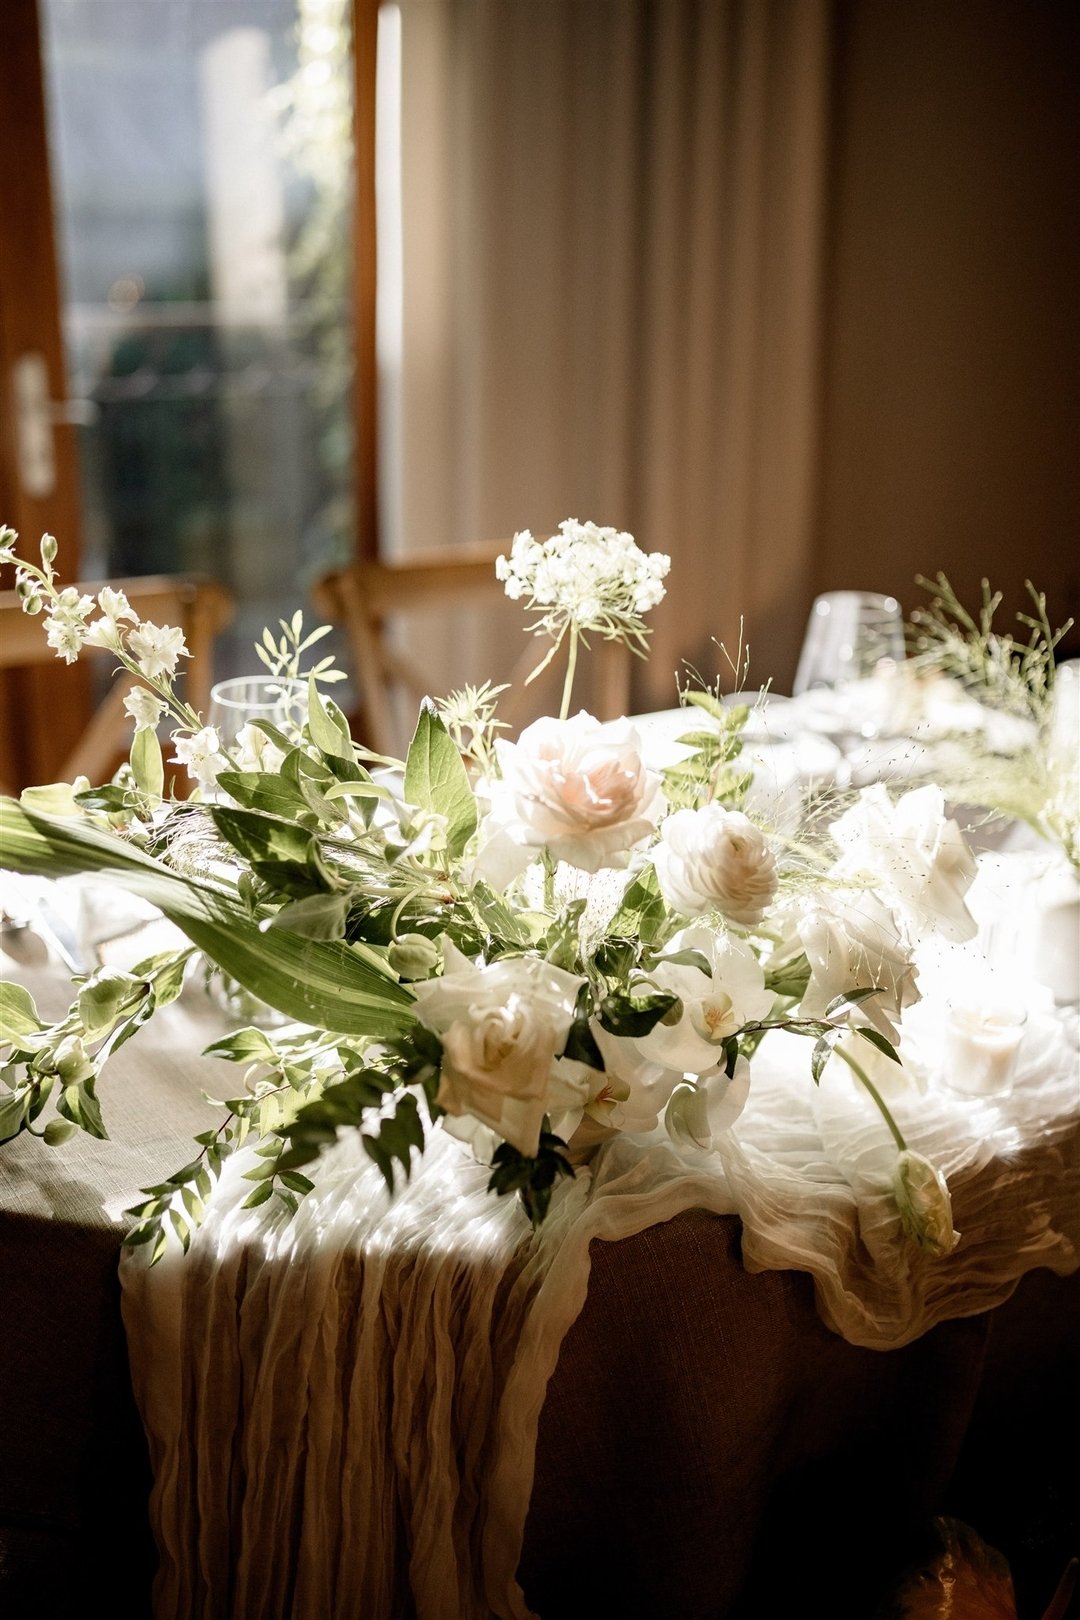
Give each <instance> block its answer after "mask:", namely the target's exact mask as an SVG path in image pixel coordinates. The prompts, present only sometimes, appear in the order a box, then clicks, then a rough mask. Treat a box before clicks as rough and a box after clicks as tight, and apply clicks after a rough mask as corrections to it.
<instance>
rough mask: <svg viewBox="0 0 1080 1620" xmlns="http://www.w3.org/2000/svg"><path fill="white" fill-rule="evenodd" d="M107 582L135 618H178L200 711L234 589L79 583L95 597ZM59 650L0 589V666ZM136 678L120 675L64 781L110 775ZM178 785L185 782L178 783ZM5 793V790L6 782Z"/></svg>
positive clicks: (102, 653)
mask: <svg viewBox="0 0 1080 1620" xmlns="http://www.w3.org/2000/svg"><path fill="white" fill-rule="evenodd" d="M106 585H108V586H110V587H111V588H112V589H113V590H122V591H123V592H124V593H125V595H126V596H127V599H128V601H129V602H130V603H131V606H132V608H133V609H134V611H135V612H136V613H137V614H138V616H139V618H140V619H150V620H152V621H153V623H155V624H170V625H176V626H178V627H179V628H180V629H182V630H183V632H184V639H185V641H186V642H187V646H188V651H189V652H190V654H191V657H190V658H189V659H187V660H186V661H185V667H184V681H185V687H184V690H185V696H186V698H187V701H188V702H189V703H190V704H191V705H192V707H193V708H195V709H197V710H199V712H200V713H202V714H205V713H206V711H207V709H208V708H209V705H210V688H211V686H212V685H213V680H214V640H215V637H217V636H218V635H219V634H220V632H221V631H222V630H224V628H225V627H226V625H227V624H229V622H230V621H231V619H232V617H233V612H234V602H233V597H232V594H231V592H230V591H229V590H227V589H226V587H225V586H224V585H221V584H219V583H218V582H217V581H216V580H200V579H190V578H172V577H167V576H156V575H155V576H147V577H145V578H133V579H113V580H100V581H98V582H97V583H86V584H84V583H82V582H80V584H79V590H80V591H82V592H83V593H84V594H86V595H88V596H96V595H97V593H98V592H99V591H100V590H102V589H103V588H104V587H105V586H106ZM86 652H87V654H88V655H93V656H97V657H104V658H108V657H111V656H112V655H111V654H110V653H109V652H108V650H107V649H105V648H97V647H88V648H87V649H86ZM55 657H56V654H55V652H54V651H53V649H52V648H51V647H50V646H49V645H48V643H47V641H46V640H45V635H44V632H43V630H42V626H41V621H40V620H39V619H33V618H28V617H27V616H26V614H24V613H23V611H22V606H21V603H20V601H19V598H18V595H17V594H16V592H15V591H0V669H24V668H27V667H29V666H32V665H35V664H48V663H51V662H52V660H53V659H54V658H55ZM133 684H135V683H134V681H133V679H132V677H130V676H128V675H126V674H124V675H119V676H117V678H116V680H115V681H114V682H113V683H112V685H111V686H110V688H109V692H108V696H107V697H106V698H105V699H104V701H103V702H102V703H101V704H100V706H99V707H98V709H97V710H96V711H95V713H94V714H93V715H92V716H91V719H90V722H89V724H88V726H87V727H86V730H85V731H84V732H83V734H82V736H81V737H80V738H79V741H78V742H77V744H76V745H75V747H74V749H73V750H72V751H71V753H70V754H69V755H68V757H67V759H66V760H65V761H64V764H63V767H62V769H61V772H60V779H61V780H62V781H68V782H70V781H73V780H74V778H75V777H76V776H88V777H89V778H90V780H91V782H93V783H95V785H96V784H99V783H101V782H103V781H105V780H107V779H108V777H109V776H111V775H112V773H113V771H114V770H115V769H116V767H117V765H118V764H119V763H120V761H121V760H122V759H123V758H124V757H125V756H126V754H127V752H128V749H129V747H130V745H131V733H132V721H131V718H130V716H129V715H128V714H127V713H126V712H125V710H124V698H125V696H126V695H127V693H128V692H129V691H130V690H131V687H132V686H133ZM176 790H177V792H181V791H182V784H181V783H179V782H178V783H177V785H176ZM3 791H4V792H9V791H10V790H9V789H7V788H3Z"/></svg>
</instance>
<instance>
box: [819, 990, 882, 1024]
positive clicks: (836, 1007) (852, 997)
mask: <svg viewBox="0 0 1080 1620" xmlns="http://www.w3.org/2000/svg"><path fill="white" fill-rule="evenodd" d="M880 994H881V986H880V985H879V984H871V985H869V986H868V987H867V988H866V989H864V990H845V991H844V993H843V995H840V996H833V998H832V1000H831V1001H830V1002H829V1005H828V1006H827V1007H826V1009H825V1017H826V1018H835V1017H836V1015H837V1013H839V1012H842V1011H843V1010H844V1008H845V1007H858V1006H859V1005H860V1004H861V1003H862V1002H864V1001H869V999H870V997H871V996H880Z"/></svg>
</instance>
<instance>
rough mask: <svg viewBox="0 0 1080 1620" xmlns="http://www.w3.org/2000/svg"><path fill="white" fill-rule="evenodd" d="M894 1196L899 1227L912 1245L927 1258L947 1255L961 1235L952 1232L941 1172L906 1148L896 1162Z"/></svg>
mask: <svg viewBox="0 0 1080 1620" xmlns="http://www.w3.org/2000/svg"><path fill="white" fill-rule="evenodd" d="M892 1186H893V1196H894V1198H895V1199H896V1207H897V1209H898V1211H899V1213H900V1224H901V1225H902V1226H903V1229H904V1231H905V1233H906V1234H907V1236H908V1237H909V1238H911V1240H912V1242H914V1243H917V1244H918V1245H919V1247H920V1248H921V1249H926V1250H927V1251H928V1252H929V1253H930V1254H948V1253H949V1252H950V1251H951V1250H952V1249H955V1247H956V1245H957V1242H958V1241H959V1238H960V1234H959V1232H955V1231H954V1230H953V1223H952V1199H951V1198H950V1196H949V1187H948V1183H947V1182H946V1180H945V1177H944V1176H943V1175H942V1173H941V1171H940V1170H939V1169H937V1167H936V1166H935V1165H932V1164H931V1163H930V1160H929V1159H924V1158H923V1156H922V1154H921V1153H912V1152H911V1151H910V1149H907V1148H905V1149H904V1151H903V1152H902V1153H901V1154H900V1156H899V1158H898V1159H897V1161H896V1168H895V1170H894V1171H893V1178H892Z"/></svg>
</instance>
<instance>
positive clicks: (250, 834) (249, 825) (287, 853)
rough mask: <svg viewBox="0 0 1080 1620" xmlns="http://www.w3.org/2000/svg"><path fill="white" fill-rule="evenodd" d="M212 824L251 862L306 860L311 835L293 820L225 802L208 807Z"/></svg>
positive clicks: (311, 838) (311, 843) (311, 840)
mask: <svg viewBox="0 0 1080 1620" xmlns="http://www.w3.org/2000/svg"><path fill="white" fill-rule="evenodd" d="M210 814H211V816H212V818H213V822H214V826H215V827H216V828H217V830H218V832H219V833H220V834H221V836H222V838H224V839H225V841H226V842H227V843H229V844H231V845H232V847H233V849H235V850H236V851H237V853H238V854H240V855H242V856H243V857H244V859H245V860H248V861H251V862H252V863H253V864H254V863H255V862H257V861H299V862H306V861H307V859H308V857H309V855H310V853H311V850H312V846H313V844H314V843H315V839H314V836H313V834H312V832H311V831H310V829H309V828H307V827H300V826H298V825H297V824H296V821H295V820H287V819H286V818H285V817H283V816H269V815H267V814H266V813H265V812H264V811H261V810H235V809H233V808H231V807H230V806H228V805H220V804H214V805H211V807H210Z"/></svg>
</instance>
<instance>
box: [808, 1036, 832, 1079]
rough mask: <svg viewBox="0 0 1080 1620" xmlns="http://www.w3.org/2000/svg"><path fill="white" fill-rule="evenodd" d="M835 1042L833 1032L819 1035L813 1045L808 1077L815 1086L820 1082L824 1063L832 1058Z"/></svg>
mask: <svg viewBox="0 0 1080 1620" xmlns="http://www.w3.org/2000/svg"><path fill="white" fill-rule="evenodd" d="M835 1042H836V1034H835V1032H834V1033H832V1034H829V1035H821V1036H819V1037H818V1039H817V1041H815V1043H814V1050H813V1053H812V1054H811V1057H810V1077H811V1079H812V1080H813V1082H814V1084H815V1086H816V1085H817V1084H818V1083H819V1082H820V1080H821V1076H822V1072H823V1071H824V1068H825V1065H826V1063H828V1061H829V1059H830V1058H831V1057H832V1049H833V1046H834V1044H835Z"/></svg>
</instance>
